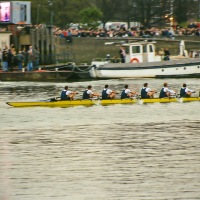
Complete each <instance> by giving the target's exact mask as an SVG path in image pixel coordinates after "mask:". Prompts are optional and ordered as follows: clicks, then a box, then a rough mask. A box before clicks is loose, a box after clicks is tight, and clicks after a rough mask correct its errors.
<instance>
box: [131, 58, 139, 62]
mask: <svg viewBox="0 0 200 200" xmlns="http://www.w3.org/2000/svg"><path fill="white" fill-rule="evenodd" d="M130 63H139V60H138V59H137V58H132V59H131V61H130Z"/></svg>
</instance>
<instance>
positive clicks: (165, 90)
mask: <svg viewBox="0 0 200 200" xmlns="http://www.w3.org/2000/svg"><path fill="white" fill-rule="evenodd" d="M174 94H176V92H175V91H174V90H170V89H169V88H168V83H164V84H163V87H162V89H161V91H160V95H159V98H164V97H170V96H171V95H174Z"/></svg>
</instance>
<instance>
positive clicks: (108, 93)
mask: <svg viewBox="0 0 200 200" xmlns="http://www.w3.org/2000/svg"><path fill="white" fill-rule="evenodd" d="M108 87H109V85H107V84H106V85H105V88H104V89H103V91H102V99H114V98H115V95H116V92H115V91H114V90H111V89H109V88H108Z"/></svg>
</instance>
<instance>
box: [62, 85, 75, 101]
mask: <svg viewBox="0 0 200 200" xmlns="http://www.w3.org/2000/svg"><path fill="white" fill-rule="evenodd" d="M76 94H78V93H77V92H72V91H70V90H69V88H68V86H65V88H64V90H63V91H62V92H61V95H60V99H61V100H73V99H74V96H75V95H76Z"/></svg>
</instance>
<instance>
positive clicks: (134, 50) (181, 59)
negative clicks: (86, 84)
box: [89, 41, 200, 79]
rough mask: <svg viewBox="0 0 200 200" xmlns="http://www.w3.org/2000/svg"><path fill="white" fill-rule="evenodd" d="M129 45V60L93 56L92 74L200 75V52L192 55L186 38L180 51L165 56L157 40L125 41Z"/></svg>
mask: <svg viewBox="0 0 200 200" xmlns="http://www.w3.org/2000/svg"><path fill="white" fill-rule="evenodd" d="M122 46H123V47H125V49H126V57H125V63H121V62H120V60H118V61H117V60H116V59H109V58H107V59H102V60H93V61H92V64H91V65H92V66H91V68H90V71H89V73H90V76H91V77H93V78H105V79H106V78H170V77H178V78H181V77H200V58H199V54H198V55H197V54H194V52H193V56H191V57H189V56H188V53H187V51H186V50H185V45H184V41H181V42H180V55H179V56H171V58H170V60H163V58H162V57H161V55H157V54H156V51H155V49H156V47H155V42H152V41H151V42H149V41H142V42H134V43H125V44H122Z"/></svg>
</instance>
